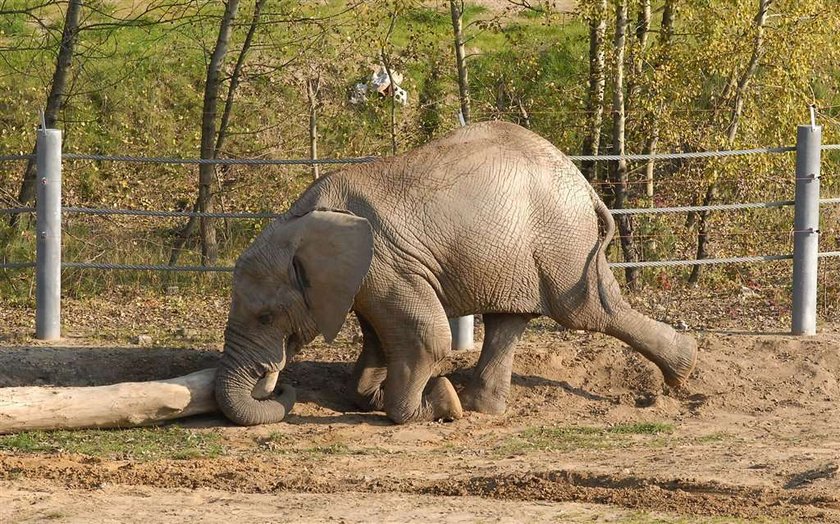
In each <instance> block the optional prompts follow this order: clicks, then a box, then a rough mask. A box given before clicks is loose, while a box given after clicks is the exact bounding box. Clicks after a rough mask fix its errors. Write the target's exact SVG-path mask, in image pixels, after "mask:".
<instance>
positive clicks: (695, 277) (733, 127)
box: [688, 0, 773, 284]
mask: <svg viewBox="0 0 840 524" xmlns="http://www.w3.org/2000/svg"><path fill="white" fill-rule="evenodd" d="M772 3H773V0H759V1H758V14H757V15H756V17H755V39H754V40H753V50H752V55H751V56H750V61H749V63H748V64H747V67H746V68H744V71H743V72H742V73H741V75H740V77H738V82H737V84H735V88H734V93H733V100H732V111H731V113H730V115H731V116H730V119H729V124H728V126H727V129H726V145H727V147H732V146H733V145H734V143H735V136H736V134H737V133H738V125H739V124H740V121H741V114H742V113H743V110H744V99H745V97H746V93H747V88H748V87H749V85H750V82H751V81H752V79H753V77H754V76H755V73H756V71H758V64H759V62H760V60H761V57H762V56H764V52H765V48H764V28H765V25H766V23H767V12H768V11H769V10H770V5H771V4H772ZM735 77H736V75H733V78H735ZM730 85H731V83H730V84H729V85H728V86H727V91H731V87H729V86H730ZM716 194H717V182H716V181H714V180H713V181H712V182H711V183H709V185H708V187H707V188H706V195H705V196H704V197H703V205H704V206H709V205H711V204H712V202H713V201H714V199H715V195H716ZM710 215H711V213H710V212H709V211H701V212H700V213H699V214H698V218H699V223H698V228H697V258H698V259H701V258H706V257H708V256H709V255H708V253H707V248H706V244H707V243H708V239H709V234H708V220H709V217H710ZM702 268H703V266H702V265H699V264H698V265H695V266H693V267H692V268H691V275H690V276H689V277H688V282H689V284H696V283H697V282H698V281H699V280H700V275H701V272H702Z"/></svg>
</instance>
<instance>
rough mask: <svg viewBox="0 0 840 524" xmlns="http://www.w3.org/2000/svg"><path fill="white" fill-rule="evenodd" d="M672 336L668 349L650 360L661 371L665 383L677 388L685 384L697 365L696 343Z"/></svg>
mask: <svg viewBox="0 0 840 524" xmlns="http://www.w3.org/2000/svg"><path fill="white" fill-rule="evenodd" d="M674 335H675V336H674V338H673V340H672V341H671V343H670V347H668V348H666V349H665V350H664V351H662V352H661V353H659V355H657V357H656V358H653V359H652V360H653V362H654V363H655V364H656V365H657V366H658V367H659V369H660V370H661V371H662V376H663V377H664V378H665V383H666V384H668V385H669V386H671V387H674V388H679V387H682V386H683V384H685V382H686V381H687V380H688V376H689V375H691V372H692V371H693V370H694V366H695V365H696V364H697V342H696V341H695V340H694V339H693V338H692V337H689V336H687V335H681V334H679V333H674Z"/></svg>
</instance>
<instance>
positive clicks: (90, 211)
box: [61, 207, 283, 219]
mask: <svg viewBox="0 0 840 524" xmlns="http://www.w3.org/2000/svg"><path fill="white" fill-rule="evenodd" d="M61 211H62V212H63V213H75V214H80V215H128V216H148V217H208V218H253V219H259V218H279V217H281V216H283V213H269V212H266V213H246V212H232V213H210V212H202V211H154V210H146V209H96V208H90V207H62V208H61Z"/></svg>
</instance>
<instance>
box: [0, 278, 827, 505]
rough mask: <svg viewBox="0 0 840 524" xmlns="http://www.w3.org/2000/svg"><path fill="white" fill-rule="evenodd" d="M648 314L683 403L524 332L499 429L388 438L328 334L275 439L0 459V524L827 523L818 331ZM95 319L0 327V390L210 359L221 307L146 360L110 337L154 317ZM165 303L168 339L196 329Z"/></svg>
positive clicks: (641, 371)
mask: <svg viewBox="0 0 840 524" xmlns="http://www.w3.org/2000/svg"><path fill="white" fill-rule="evenodd" d="M747 291H749V290H747ZM663 296H666V294H663ZM657 300H658V299H655V298H654V299H651V298H650V297H648V298H646V299H645V304H644V305H643V306H640V307H643V309H645V310H646V311H647V312H648V313H649V314H651V315H653V316H656V317H658V318H662V319H665V320H669V321H671V322H672V323H675V324H687V325H688V327H689V332H690V333H691V334H693V335H694V336H695V337H697V339H698V341H699V342H700V349H701V350H700V356H699V363H698V368H697V370H696V371H695V373H694V374H693V376H692V377H691V381H690V384H689V386H688V388H687V389H685V390H682V391H673V390H669V389H668V388H667V387H666V386H665V385H664V384H663V382H662V379H661V376H660V375H659V373H658V370H656V368H655V367H654V366H652V365H651V364H649V363H648V362H646V361H645V360H644V359H643V358H641V357H640V356H639V355H637V354H636V353H634V352H633V351H632V350H630V349H629V348H627V347H625V346H624V345H623V344H621V343H620V342H618V341H616V340H613V339H610V338H608V337H606V336H603V335H600V334H591V333H581V332H570V331H565V330H562V329H560V328H558V327H556V326H555V325H553V324H551V323H549V322H545V321H537V322H534V323H533V324H532V326H531V327H530V328H529V330H528V332H527V334H526V337H525V340H524V341H523V342H522V343H521V345H520V347H519V349H518V353H517V356H516V363H515V370H514V377H513V388H512V392H511V398H510V401H509V408H508V411H507V413H506V414H505V415H503V416H498V417H494V416H487V415H482V414H477V413H467V414H466V416H465V417H464V418H463V419H461V420H458V421H455V422H451V423H421V424H411V425H406V426H395V425H393V424H391V423H390V422H389V421H388V419H386V418H385V417H384V416H383V415H382V414H381V413H360V412H357V411H355V409H354V407H353V405H352V404H351V403H350V402H349V401H348V400H347V399H346V398H345V397H344V396H343V395H342V393H341V386H342V385H343V383H344V382H345V380H346V379H347V378H348V377H349V374H350V366H351V363H352V362H353V361H354V359H355V357H356V355H357V354H358V351H359V347H358V343H357V342H354V340H353V339H354V336H355V334H356V333H355V329H356V328H355V326H354V324H353V323H352V322H349V323H348V325H347V326H346V327H345V329H344V331H343V332H342V334H341V335H340V337H339V339H338V341H337V342H336V343H334V344H332V345H326V344H323V343H315V344H313V345H311V346H309V347H308V348H306V349H305V350H304V351H303V352H302V353H301V354H300V355H298V357H297V359H296V361H295V362H293V363H291V365H290V367H289V368H288V370H287V371H286V372H285V373H284V380H285V381H286V382H290V383H292V384H293V385H295V387H296V388H297V390H298V398H299V403H298V404H297V405H296V407H295V408H294V410H293V412H292V414H291V415H290V416H289V417H288V418H287V420H286V421H285V422H283V423H280V424H274V425H268V426H261V427H254V428H240V427H233V426H230V425H229V424H228V423H227V422H226V421H224V420H223V419H222V418H220V417H213V416H206V417H198V418H194V419H190V420H185V421H182V422H181V425H182V426H184V427H186V428H187V434H188V435H210V434H212V435H214V436H215V437H217V438H218V439H219V441H220V443H221V445H222V447H223V452H221V453H219V454H217V455H215V456H210V457H193V458H180V459H178V458H171V457H163V458H153V459H148V458H143V457H139V458H138V457H133V456H131V455H130V454H128V455H124V454H123V455H121V454H120V453H110V454H109V453H102V454H84V453H71V452H69V451H65V450H61V449H59V450H53V451H46V452H44V451H41V452H32V451H24V450H19V449H14V448H7V449H4V450H3V451H0V521H2V522H39V521H44V520H52V521H59V522H141V521H150V520H151V521H154V522H180V521H183V520H186V519H195V520H198V521H200V522H221V521H230V520H231V518H233V519H234V521H236V522H239V521H242V522H268V521H270V520H275V519H278V518H282V519H284V520H290V521H298V522H326V521H338V522H370V521H388V522H421V521H422V522H427V521H441V522H473V521H481V522H524V521H528V522H732V521H747V522H752V521H759V522H778V521H782V522H798V521H802V522H840V475H838V464H840V402H838V401H840V324H838V323H836V322H832V323H827V324H825V325H823V326H821V332H820V333H819V334H818V335H817V336H815V337H808V338H796V337H791V336H788V335H786V334H783V333H781V331H782V330H784V329H786V326H787V324H786V322H787V320H786V319H785V318H784V312H782V313H781V316H774V315H775V313H774V311H776V309H775V308H776V306H774V304H773V302H772V301H769V302H768V301H767V300H764V299H760V298H755V297H754V296H753V294H751V293H748V292H745V293H744V294H742V296H737V297H733V298H731V299H730V300H728V302H727V303H728V304H729V305H728V306H727V307H726V308H717V309H715V308H714V307H712V306H711V305H709V306H708V307H704V306H702V304H700V305H699V307H698V303H697V302H696V301H691V300H687V301H686V302H687V303H691V304H693V307H692V309H691V311H679V308H674V307H670V306H669V307H667V308H666V307H664V306H662V303H661V302H659V301H657ZM113 302H116V300H114V299H111V300H108V299H103V301H102V302H101V303H100V304H98V305H97V304H96V303H93V304H92V305H91V304H90V303H88V304H87V305H86V306H84V307H82V306H81V305H79V304H75V305H74V303H73V302H72V301H68V306H67V313H66V317H65V318H66V319H67V320H66V321H65V322H66V324H68V328H67V329H66V331H68V332H70V334H71V336H68V338H66V339H65V340H64V341H62V343H60V344H50V345H47V344H34V343H32V342H31V341H30V340H29V339H28V338H27V337H28V335H26V336H24V335H20V333H21V332H23V331H25V330H26V329H28V326H29V325H30V322H31V319H27V318H24V319H23V320H20V316H19V315H17V316H16V315H15V314H14V312H15V311H16V310H15V308H5V309H2V310H0V319H3V320H6V321H8V323H7V324H6V325H11V326H12V327H11V330H12V331H14V333H10V332H8V331H7V332H6V333H5V334H0V386H17V385H50V384H57V385H78V386H85V385H95V384H104V383H111V382H119V381H129V380H132V381H133V380H144V379H154V378H163V377H172V376H177V375H182V374H185V373H188V372H191V371H194V370H197V369H201V368H204V367H208V366H213V365H214V363H215V362H216V359H217V358H218V355H219V349H220V345H221V344H220V340H219V338H218V337H219V334H220V333H221V330H220V326H221V325H223V322H224V312H225V309H224V307H217V308H215V309H214V310H213V313H212V314H210V313H208V314H207V318H206V322H205V326H204V329H206V330H207V332H208V333H210V334H202V333H204V332H202V331H201V330H198V331H192V330H184V329H180V330H179V329H177V328H174V327H169V328H167V327H161V328H160V332H161V333H170V334H169V335H166V336H164V335H160V337H157V336H156V337H155V338H156V339H158V338H162V339H163V340H164V341H165V343H163V344H161V343H160V342H156V344H155V345H154V346H153V347H138V346H137V345H132V344H130V343H128V339H127V335H126V334H123V335H116V334H115V333H119V331H118V326H119V325H124V324H126V320H125V319H126V318H140V319H145V321H146V322H151V323H154V322H155V321H156V322H159V323H161V324H165V323H166V322H171V323H172V324H171V325H172V326H174V325H177V323H178V322H179V320H178V319H177V318H173V317H175V316H176V315H173V314H172V313H171V312H168V311H169V310H168V309H167V307H169V306H167V305H166V303H165V302H154V304H156V305H155V306H154V307H151V306H149V304H150V303H152V302H149V300H146V299H143V298H142V297H139V298H134V299H131V300H128V299H126V301H125V303H123V304H113V305H112V306H108V304H110V303H113ZM712 303H720V300H718V299H715V300H714V301H710V302H709V304H712ZM132 304H134V306H132ZM137 304H139V306H137ZM179 304H180V306H179V308H181V316H180V317H179V318H180V319H181V320H180V321H181V322H183V319H184V316H185V315H186V316H193V317H194V318H203V317H201V316H200V314H199V311H198V309H196V310H195V314H194V315H191V313H190V311H189V310H186V311H184V310H183V309H184V308H185V307H189V305H188V304H186V303H184V302H179ZM223 305H224V304H218V306H223ZM109 307H111V308H112V309H113V310H109V309H108V308H109ZM132 307H135V309H134V310H132ZM85 308H87V309H85ZM91 308H92V309H91ZM155 308H157V309H155ZM85 311H87V313H85ZM117 311H118V312H119V314H117ZM692 311H693V312H692ZM18 312H19V311H18ZM72 318H75V319H76V320H77V321H78V323H77V324H75V327H74V325H69V324H72V322H71V320H70V319H72ZM15 319H17V320H15ZM85 319H88V320H85ZM91 319H100V320H99V321H100V322H101V324H99V325H93V324H91V325H89V324H85V322H87V321H90V322H93V320H91ZM102 319H110V320H107V321H106V320H102ZM109 322H110V324H109V325H106V324H108V323H109ZM109 326H110V327H109ZM16 333H17V334H16ZM172 333H175V334H172ZM478 334H479V338H480V335H481V332H480V325H479V333H478ZM167 336H168V337H169V338H166V337H167ZM121 337H122V338H121ZM178 337H180V338H178ZM203 337H206V340H207V341H205V342H196V340H205V338H203ZM214 337H215V338H214ZM178 340H180V342H178ZM189 346H192V347H193V348H195V347H198V348H201V349H183V348H185V347H189ZM179 347H180V348H181V349H179ZM477 356H478V353H477V351H466V352H455V353H453V355H452V357H451V358H450V359H449V360H448V361H447V362H446V366H445V369H443V370H442V372H443V373H444V374H446V375H448V376H449V377H450V378H451V380H452V381H453V383H454V384H455V385H456V387H462V386H463V385H464V384H465V383H466V380H467V378H468V377H469V370H470V367H471V366H472V365H473V364H474V362H475V360H476V359H477ZM113 435H114V438H116V439H119V438H120V437H119V435H120V432H119V431H115V432H113Z"/></svg>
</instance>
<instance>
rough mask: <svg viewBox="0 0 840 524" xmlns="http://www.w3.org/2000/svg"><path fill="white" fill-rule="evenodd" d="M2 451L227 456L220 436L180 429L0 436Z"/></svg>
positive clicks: (179, 457)
mask: <svg viewBox="0 0 840 524" xmlns="http://www.w3.org/2000/svg"><path fill="white" fill-rule="evenodd" d="M0 450H2V451H8V452H16V453H76V454H80V455H87V456H92V457H103V458H118V459H137V460H156V459H176V460H183V459H196V458H213V457H218V456H221V455H223V454H224V453H225V449H224V447H223V445H222V438H221V435H219V434H218V433H213V432H204V431H202V432H197V431H190V430H187V429H184V428H181V427H179V426H166V427H162V428H132V429H119V430H98V429H90V430H76V431H65V430H60V431H26V432H22V433H17V434H14V435H4V436H0Z"/></svg>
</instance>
